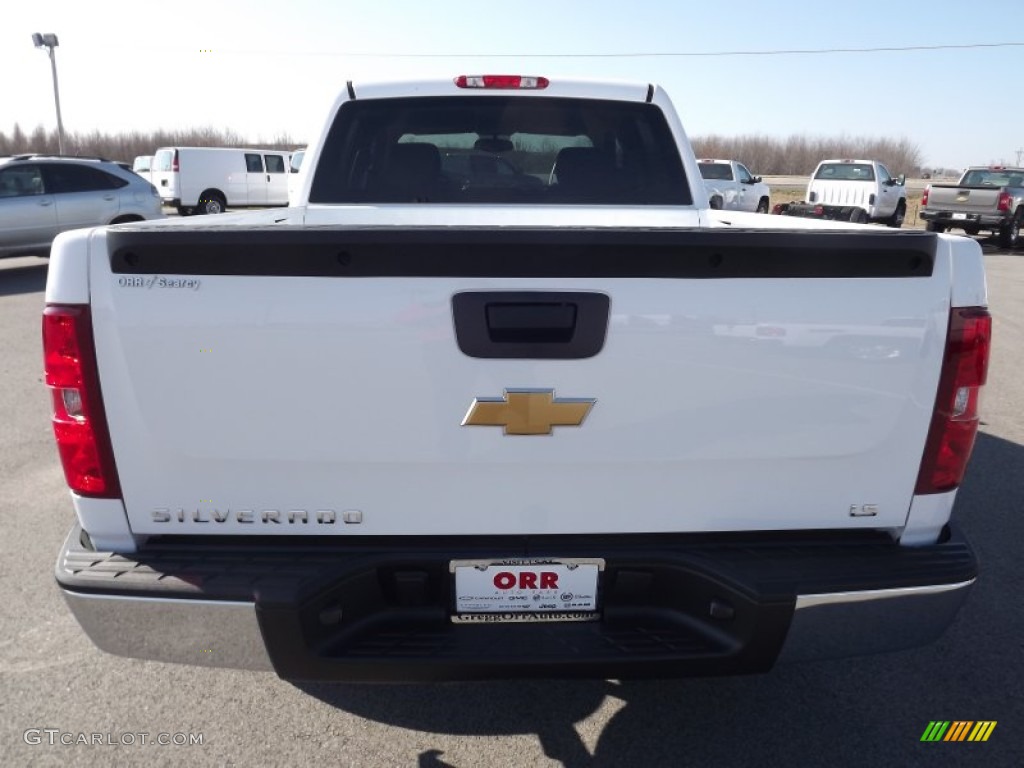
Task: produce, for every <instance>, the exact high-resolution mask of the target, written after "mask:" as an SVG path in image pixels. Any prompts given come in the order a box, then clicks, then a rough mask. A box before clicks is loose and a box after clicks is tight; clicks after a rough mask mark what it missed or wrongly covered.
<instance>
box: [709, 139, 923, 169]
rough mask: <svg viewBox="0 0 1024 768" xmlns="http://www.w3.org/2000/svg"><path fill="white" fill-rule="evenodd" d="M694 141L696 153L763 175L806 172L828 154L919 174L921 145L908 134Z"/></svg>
mask: <svg viewBox="0 0 1024 768" xmlns="http://www.w3.org/2000/svg"><path fill="white" fill-rule="evenodd" d="M692 141H693V151H694V152H695V153H696V155H697V157H708V158H719V159H722V160H738V161H739V162H741V163H743V164H744V165H745V166H747V168H749V169H750V171H751V172H752V173H756V174H760V175H762V176H809V175H810V174H811V173H812V172H813V171H814V168H815V166H817V165H818V163H819V162H820V161H822V160H825V159H828V158H838V157H848V158H857V159H862V160H878V161H879V162H881V163H882V164H883V165H884V166H885V167H886V168H888V169H889V171H890V172H891V173H893V174H900V173H905V174H907V176H919V175H920V172H921V164H922V161H923V157H922V152H921V148H920V147H919V146H918V145H917V144H915V143H914V142H912V141H910V139H907V138H899V139H879V138H872V137H870V136H856V137H848V136H840V137H828V136H805V135H792V136H787V137H785V138H778V137H773V136H758V135H746V136H717V135H714V134H713V135H710V136H699V137H697V138H695V139H693V140H692Z"/></svg>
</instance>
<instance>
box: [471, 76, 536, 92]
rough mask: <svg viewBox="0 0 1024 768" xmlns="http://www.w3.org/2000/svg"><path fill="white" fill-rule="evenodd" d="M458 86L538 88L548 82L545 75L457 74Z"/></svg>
mask: <svg viewBox="0 0 1024 768" xmlns="http://www.w3.org/2000/svg"><path fill="white" fill-rule="evenodd" d="M455 85H456V86H457V87H458V88H495V89H510V88H511V89H515V88H524V89H532V90H540V89H542V88H547V87H548V85H550V82H549V81H548V79H547V78H546V77H523V76H522V75H459V76H458V77H456V78H455Z"/></svg>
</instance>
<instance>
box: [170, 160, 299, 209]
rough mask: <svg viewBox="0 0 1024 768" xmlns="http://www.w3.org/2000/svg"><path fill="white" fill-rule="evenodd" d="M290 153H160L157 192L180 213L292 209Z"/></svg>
mask: <svg viewBox="0 0 1024 768" xmlns="http://www.w3.org/2000/svg"><path fill="white" fill-rule="evenodd" d="M288 159H289V158H288V152H286V151H283V150H272V149H236V148H229V147H161V148H160V149H158V150H157V151H156V154H155V155H154V156H153V168H152V177H153V186H155V187H156V188H157V190H158V191H159V192H160V197H161V199H162V200H163V201H164V204H165V205H172V206H174V207H175V208H177V209H178V213H179V214H181V215H182V216H187V215H188V214H190V213H223V212H224V210H225V209H226V208H243V207H259V206H277V205H288V173H287V171H288Z"/></svg>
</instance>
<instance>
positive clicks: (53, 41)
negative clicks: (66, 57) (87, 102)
mask: <svg viewBox="0 0 1024 768" xmlns="http://www.w3.org/2000/svg"><path fill="white" fill-rule="evenodd" d="M32 42H33V43H35V46H36V48H43V47H44V46H45V47H46V48H47V49H48V50H49V52H50V69H52V70H53V103H54V104H56V105H57V149H58V151H59V152H60V154H62V155H63V154H64V122H63V121H62V120H61V119H60V91H59V90H58V89H57V59H56V58H55V57H54V55H53V49H54V48H56V47H57V46H58V45H60V43H59V42H57V36H56V35H55V34H53V33H52V32H47V33H46V34H45V35H41V34H39V33H38V32H36V33H34V34H33V35H32Z"/></svg>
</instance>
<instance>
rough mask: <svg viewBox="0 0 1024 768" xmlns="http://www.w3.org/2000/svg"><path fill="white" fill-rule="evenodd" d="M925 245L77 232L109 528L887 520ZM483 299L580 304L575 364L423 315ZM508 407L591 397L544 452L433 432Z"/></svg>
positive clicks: (939, 332)
mask: <svg viewBox="0 0 1024 768" xmlns="http://www.w3.org/2000/svg"><path fill="white" fill-rule="evenodd" d="M937 242H938V240H937V238H936V237H935V236H934V235H930V234H926V233H915V232H902V233H900V232H887V231H880V232H879V233H877V234H876V233H870V234H869V233H866V232H858V233H856V234H855V235H850V234H848V233H847V234H844V233H842V232H813V233H812V232H808V231H802V232H787V231H782V232H751V231H694V230H669V231H648V230H603V231H601V230H572V229H563V230H551V229H548V230H530V229H514V228H507V229H503V230H499V229H484V228H479V229H476V230H459V229H451V228H447V229H446V228H434V229H431V228H423V229H396V228H384V229H374V228H368V229H349V230H345V229H339V228H306V229H301V230H300V229H293V228H290V227H266V228H252V229H240V228H233V230H232V229H227V228H225V229H219V230H218V229H216V228H211V229H205V230H195V231H192V230H186V229H184V228H163V229H162V230H157V229H147V228H145V227H140V228H136V229H124V228H119V229H118V230H113V231H108V232H105V233H104V232H100V233H98V234H96V235H95V236H94V238H93V242H92V246H91V247H92V259H91V263H90V282H91V289H90V290H91V302H92V313H93V323H94V332H95V338H96V348H97V358H98V367H99V371H100V377H101V382H100V383H101V388H102V391H103V397H104V401H105V402H106V403H107V413H108V420H109V424H110V431H111V438H112V442H113V448H114V455H115V460H116V464H117V469H118V473H119V477H120V482H121V486H122V491H123V496H124V502H125V506H126V509H127V513H128V516H129V520H130V523H131V526H132V529H133V531H135V532H136V533H142V534H145V533H177V534H187V533H193V534H210V533H234V534H250V535H252V534H265V535H270V534H272V535H284V534H293V535H294V534H300V535H301V534H305V535H310V534H317V535H329V534H343V535H356V534H363V535H393V534H540V533H582V532H587V533H615V532H624V531H630V532H639V531H650V532H658V531H691V532H697V531H730V530H748V531H749V530H782V529H811V528H813V529H822V528H837V527H871V528H886V527H896V526H900V525H901V524H902V523H903V522H904V520H905V517H906V515H907V510H908V506H909V504H910V501H911V496H912V493H913V487H914V482H915V479H916V475H917V468H918V464H919V461H920V458H921V451H922V446H923V445H924V441H925V435H926V433H927V430H928V425H929V420H930V418H931V414H932V406H933V402H934V397H935V389H936V384H937V380H938V374H939V370H940V365H941V359H942V354H943V341H944V338H945V333H946V324H947V318H948V309H949V302H950V287H949V286H950V275H949V265H948V259H936V257H935V253H936V247H937ZM104 246H106V248H107V250H109V254H110V255H109V257H108V256H106V253H105V251H104ZM97 253H98V254H99V256H97V255H96V254H97ZM506 291H508V292H517V293H518V294H523V293H524V292H529V293H530V295H533V296H536V297H538V303H540V304H547V305H557V306H565V305H566V301H565V297H564V296H561V297H559V296H558V294H566V293H569V294H576V293H578V294H588V295H590V294H594V295H597V296H606V297H607V298H608V300H609V306H610V309H609V310H607V313H606V314H607V317H606V319H604V320H603V322H601V321H599V322H597V325H598V326H599V327H600V330H601V331H602V337H603V343H599V344H598V347H599V349H598V351H596V353H595V354H584V355H583V356H581V357H577V358H575V359H571V358H567V357H566V356H564V355H561V356H560V355H559V353H557V352H556V354H555V356H553V357H550V356H549V357H543V358H542V357H539V356H529V357H516V356H512V357H500V356H499V357H474V356H470V355H468V354H466V353H464V352H463V351H461V349H460V344H459V340H460V339H459V338H457V330H458V331H459V332H460V334H461V333H462V331H463V330H464V329H462V328H460V329H457V327H456V326H457V324H458V322H457V321H456V319H455V318H454V315H453V296H454V295H456V294H460V293H461V294H467V293H468V294H471V295H472V294H475V293H476V292H488V293H490V294H500V293H501V292H506ZM552 297H555V298H552ZM491 299H493V296H492V297H491ZM487 300H490V299H487V298H486V297H485V301H487ZM559 302H561V303H559ZM521 303H522V296H517V297H516V298H515V300H514V301H511V302H509V304H510V305H518V304H521ZM527 303H528V302H527ZM568 303H569V304H572V302H571V301H570V302H568ZM572 306H575V304H572ZM555 314H557V312H556V313H555ZM514 315H515V311H513V312H512V316H514ZM467 322H468V321H467ZM485 324H486V323H485ZM525 324H526V325H529V322H526V323H525ZM469 325H472V323H471V322H469ZM497 325H500V323H496V327H497ZM521 325H522V324H521ZM494 330H495V329H493V328H492V329H491V331H494ZM498 330H499V331H500V329H498ZM519 330H520V331H523V328H520V329H519ZM476 331H477V332H480V331H481V329H480V328H477V329H476ZM491 331H488V332H491ZM605 331H606V334H605V333H604V332H605ZM523 332H525V333H526V334H527V341H529V338H528V337H529V332H530V331H529V329H528V328H527V329H526V330H525V331H523ZM573 332H574V331H573ZM493 335H494V334H493V333H492V336H493ZM569 335H570V336H571V335H572V334H571V333H570V334H569ZM497 337H498V338H497V342H500V341H501V338H500V332H498V333H497ZM520 340H521V339H520ZM600 341H601V340H599V342H600ZM516 390H531V391H537V390H539V391H541V392H542V393H544V392H548V393H553V394H552V395H551V396H552V397H554V398H561V399H567V400H568V399H593V400H594V403H593V405H592V407H590V409H589V411H588V412H587V413H586V414H585V418H584V419H583V421H582V423H581V424H580V425H579V426H569V425H564V426H558V425H555V426H553V427H552V429H551V434H550V435H535V434H530V435H506V434H505V429H503V428H502V426H472V425H466V426H463V425H462V423H463V420H464V418H465V417H467V414H468V411H469V409H470V407H471V405H472V404H473V403H474V400H475V399H497V400H501V399H502V398H503V397H504V396H505V394H506V392H508V391H516ZM499 420H500V419H499ZM508 420H511V416H510V417H509V419H508ZM556 422H557V420H556Z"/></svg>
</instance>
